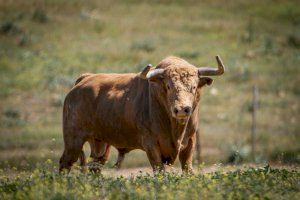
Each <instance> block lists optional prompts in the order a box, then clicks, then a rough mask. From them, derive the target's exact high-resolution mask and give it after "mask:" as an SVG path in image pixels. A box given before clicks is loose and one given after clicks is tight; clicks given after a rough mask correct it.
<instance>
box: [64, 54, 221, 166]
mask: <svg viewBox="0 0 300 200" xmlns="http://www.w3.org/2000/svg"><path fill="white" fill-rule="evenodd" d="M216 59H217V62H218V68H217V69H215V68H210V67H205V68H196V67H195V66H193V65H192V64H190V63H188V62H187V61H185V60H183V59H181V58H177V57H173V56H171V57H167V58H165V59H163V60H162V61H161V62H160V63H159V64H158V65H157V66H156V67H155V68H151V67H150V66H147V67H146V68H145V69H144V70H143V71H142V72H141V73H138V74H134V73H132V74H84V75H82V76H81V77H79V79H81V80H79V81H78V83H77V84H76V85H75V86H74V87H73V88H72V89H71V91H70V92H69V93H68V95H67V96H66V98H65V101H64V108H63V135H64V147H65V148H64V152H63V155H62V156H61V159H60V170H63V169H70V168H71V166H72V164H73V163H74V162H75V161H76V160H77V159H78V158H79V157H80V158H81V160H83V159H84V156H83V155H84V154H83V151H82V147H83V144H84V143H85V142H86V141H89V142H90V144H91V145H92V146H93V145H94V146H93V147H92V148H93V149H94V150H93V152H92V155H91V156H92V157H93V158H94V159H98V160H101V159H103V161H104V160H105V159H107V156H108V153H109V147H110V145H112V146H114V147H116V148H117V149H120V150H124V151H125V153H126V152H128V151H130V150H133V149H141V150H143V151H145V152H146V154H147V156H148V159H149V162H150V164H151V166H152V168H153V170H154V171H157V170H159V171H160V170H164V164H173V163H174V161H175V159H176V158H177V156H178V157H179V160H180V163H181V167H182V170H183V171H191V170H192V155H193V151H194V146H195V142H196V140H195V139H196V130H197V128H198V119H199V117H198V113H199V112H198V111H199V101H200V96H201V92H200V90H201V88H202V87H203V86H204V85H211V84H212V81H213V80H212V79H211V78H209V77H207V76H215V75H221V74H223V73H224V65H223V63H222V61H221V59H220V58H219V57H218V56H217V57H216ZM84 164H85V161H84V160H83V161H82V165H84Z"/></svg>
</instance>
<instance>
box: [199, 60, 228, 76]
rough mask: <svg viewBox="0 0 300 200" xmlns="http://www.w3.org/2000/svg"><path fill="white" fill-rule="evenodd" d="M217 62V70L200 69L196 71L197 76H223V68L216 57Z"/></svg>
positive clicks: (209, 68)
mask: <svg viewBox="0 0 300 200" xmlns="http://www.w3.org/2000/svg"><path fill="white" fill-rule="evenodd" d="M216 59H217V62H218V68H217V69H216V68H211V67H201V68H199V69H198V74H199V75H200V76H219V75H222V74H224V72H225V66H224V64H223V62H222V60H221V58H220V57H219V56H216Z"/></svg>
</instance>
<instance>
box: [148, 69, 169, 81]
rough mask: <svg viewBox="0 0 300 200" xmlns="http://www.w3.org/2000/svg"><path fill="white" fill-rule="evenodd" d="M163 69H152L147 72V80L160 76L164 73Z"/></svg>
mask: <svg viewBox="0 0 300 200" xmlns="http://www.w3.org/2000/svg"><path fill="white" fill-rule="evenodd" d="M164 71H165V70H164V69H153V70H151V71H150V72H148V74H147V76H146V77H147V79H151V78H154V77H156V76H159V75H162V74H163V73H164Z"/></svg>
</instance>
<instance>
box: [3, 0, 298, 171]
mask: <svg viewBox="0 0 300 200" xmlns="http://www.w3.org/2000/svg"><path fill="white" fill-rule="evenodd" d="M0 11H1V12H0V30H1V33H0V137H1V140H0V151H1V152H0V166H1V167H2V168H6V167H8V166H11V167H17V168H18V169H23V170H25V169H27V170H32V169H34V168H35V165H36V163H43V162H44V161H46V160H47V159H48V158H51V159H53V161H54V162H55V163H57V162H58V159H59V156H60V154H61V152H62V150H63V142H62V132H61V113H62V102H63V99H64V97H65V95H66V94H67V92H68V90H69V89H70V88H71V86H72V84H73V82H74V80H75V79H76V77H78V76H79V75H80V74H81V73H83V72H94V73H97V72H109V73H110V72H120V73H123V72H138V71H139V70H141V68H142V67H143V66H145V65H146V64H148V63H152V64H153V65H155V64H157V63H158V62H159V61H160V60H161V59H163V58H164V57H166V56H168V55H177V56H181V57H183V58H184V59H186V60H188V61H189V62H191V63H193V64H195V65H197V66H204V65H211V66H216V61H215V60H214V56H215V55H216V54H219V55H221V57H222V59H223V61H224V63H225V65H226V66H227V71H226V73H225V75H224V76H222V77H216V78H215V79H214V80H215V81H214V83H213V85H212V86H211V87H207V88H205V89H204V92H203V98H202V100H201V111H200V119H199V120H200V124H201V127H200V132H201V133H200V134H201V135H200V137H201V143H202V156H203V161H204V162H205V163H208V164H213V163H219V162H226V161H227V160H228V158H229V157H230V156H231V155H233V154H235V153H236V152H240V153H241V154H242V155H243V157H244V158H243V161H245V162H249V161H250V151H249V145H250V141H251V140H250V128H251V113H250V112H249V107H250V105H251V98H252V97H251V91H252V87H253V85H254V84H255V85H257V86H258V88H259V101H260V103H259V105H260V106H259V110H258V124H257V127H258V130H257V159H256V162H258V163H266V162H280V160H282V162H283V163H285V160H289V162H288V163H291V162H292V163H299V152H300V151H299V149H300V144H299V142H298V141H299V140H300V134H299V130H300V125H299V120H300V117H299V108H300V104H299V95H300V91H299V84H300V79H299V72H300V71H299V69H300V68H299V61H300V57H299V55H300V54H299V47H298V46H297V45H298V43H297V38H299V37H300V36H299V33H300V25H299V24H300V22H299V21H300V9H299V6H298V2H297V1H283V0H282V1H278V2H276V3H274V2H273V1H270V0H265V1H249V2H248V1H242V0H232V1H228V2H226V3H224V2H223V1H219V0H216V1H213V2H210V1H201V2H196V1H192V0H190V1H181V0H178V1H172V2H171V1H169V0H164V1H162V2H160V3H159V2H158V1H154V2H151V3H150V2H147V1H135V0H130V1H114V2H111V1H96V0H91V1H88V2H85V1H81V0H72V1H58V0H55V1H53V0H51V1H50V0H45V1H42V2H41V3H39V4H37V3H36V2H35V1H34V0H28V1H21V0H18V1H1V2H0ZM8 25H9V26H8ZM8 27H10V28H8ZM291 38H292V40H291ZM286 152H287V153H286ZM278 155H283V157H282V159H278V157H280V156H278ZM285 155H288V157H289V158H288V159H286V158H284V156H285ZM290 155H293V156H290ZM115 157H116V155H115V151H114V152H113V155H112V159H111V160H110V163H113V162H114V159H115ZM290 157H292V158H293V159H291V158H290ZM148 165H149V163H148V161H147V159H146V158H145V154H144V153H142V152H141V151H136V152H132V153H129V154H128V156H127V157H126V160H125V163H124V167H138V166H148Z"/></svg>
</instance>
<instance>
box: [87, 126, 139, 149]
mask: <svg viewBox="0 0 300 200" xmlns="http://www.w3.org/2000/svg"><path fill="white" fill-rule="evenodd" d="M118 126H119V127H118ZM93 132H94V137H95V138H96V139H97V140H101V141H103V142H105V143H108V144H110V145H112V146H114V147H116V148H126V149H142V145H141V135H142V134H141V133H138V132H137V131H136V130H133V129H128V128H127V129H125V128H122V126H120V124H119V125H116V126H114V127H111V126H108V125H105V126H98V127H97V128H96V129H95V130H94V131H93Z"/></svg>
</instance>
